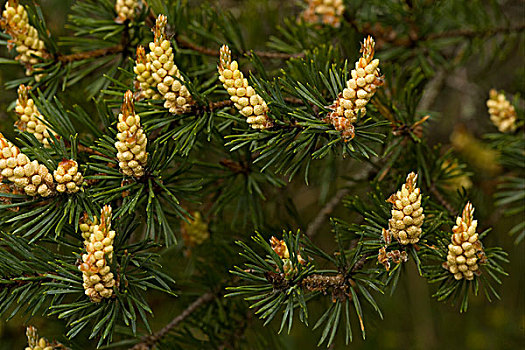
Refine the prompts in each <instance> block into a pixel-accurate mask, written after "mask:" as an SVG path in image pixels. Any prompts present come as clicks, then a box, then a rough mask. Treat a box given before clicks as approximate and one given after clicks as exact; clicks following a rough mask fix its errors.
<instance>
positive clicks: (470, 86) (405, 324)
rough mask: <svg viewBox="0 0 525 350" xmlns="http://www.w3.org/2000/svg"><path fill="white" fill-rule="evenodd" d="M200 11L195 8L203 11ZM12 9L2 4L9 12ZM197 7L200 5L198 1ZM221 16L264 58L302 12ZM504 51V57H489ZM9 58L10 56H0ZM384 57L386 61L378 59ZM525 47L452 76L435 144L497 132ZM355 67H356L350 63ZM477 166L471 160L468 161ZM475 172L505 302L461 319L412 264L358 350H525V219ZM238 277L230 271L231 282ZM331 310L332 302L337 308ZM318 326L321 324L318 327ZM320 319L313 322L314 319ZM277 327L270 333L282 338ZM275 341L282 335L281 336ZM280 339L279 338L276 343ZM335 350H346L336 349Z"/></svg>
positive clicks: (163, 318) (443, 89)
mask: <svg viewBox="0 0 525 350" xmlns="http://www.w3.org/2000/svg"><path fill="white" fill-rule="evenodd" d="M197 2H201V1H195V3H197ZM2 3H3V2H2ZM72 3H74V1H73V0H42V1H41V4H42V9H43V13H44V15H45V16H46V18H47V20H48V27H49V29H50V31H51V32H52V33H53V34H54V35H57V36H59V35H62V34H64V32H65V31H64V23H65V20H66V16H67V13H68V10H69V8H70V6H71V4H72ZM192 3H193V1H192ZM217 3H218V6H222V7H225V8H229V9H231V11H232V12H233V13H234V14H235V15H236V16H237V17H238V19H239V23H240V25H241V27H242V28H246V31H245V36H246V39H247V43H249V44H250V47H252V48H254V49H264V43H265V41H266V40H267V38H268V36H269V35H270V34H272V33H275V26H276V25H278V24H279V23H280V22H281V21H282V19H283V18H284V17H286V16H295V15H296V14H297V13H298V11H299V7H298V6H297V4H296V3H295V2H294V1H282V0H266V1H264V0H246V1H242V0H224V1H218V2H217ZM499 4H500V6H502V7H503V9H504V11H505V13H506V14H507V16H508V17H509V18H510V19H511V20H512V21H514V22H515V23H523V21H524V19H525V16H524V15H525V10H524V8H525V7H524V6H525V5H524V4H525V2H524V1H522V0H513V1H500V2H499ZM488 49H489V50H491V49H492V50H496V49H497V48H488ZM7 55H11V54H8V53H7V51H6V50H5V48H2V50H1V56H2V57H6V56H7ZM379 55H380V53H379ZM524 57H525V47H524V44H523V42H521V43H520V44H519V45H518V46H517V47H516V49H515V50H514V51H513V52H512V53H511V54H508V55H506V56H505V57H504V58H503V60H500V61H494V62H492V63H491V64H490V65H489V66H488V69H487V65H483V66H481V65H479V63H478V57H475V56H473V57H471V59H470V61H469V63H468V64H466V65H464V66H463V68H461V69H458V70H456V71H454V72H452V73H451V74H448V75H447V76H445V77H443V81H442V82H441V85H440V88H439V89H438V95H437V97H436V98H435V100H434V102H433V103H432V105H431V106H430V108H429V110H432V111H435V112H433V113H432V114H433V115H434V116H438V117H437V118H435V119H434V120H435V121H434V122H433V124H432V125H431V126H430V127H431V128H432V131H433V132H432V134H431V135H429V137H430V140H431V142H432V143H443V144H448V143H449V142H450V134H451V133H452V131H453V130H454V127H455V126H456V125H459V124H465V125H468V126H469V131H470V132H471V133H473V134H474V135H475V136H476V137H478V138H480V137H481V135H483V134H484V133H486V132H489V131H490V132H494V131H495V129H494V127H493V126H492V125H491V123H490V121H489V119H488V114H487V111H486V107H485V100H486V98H487V96H488V91H489V89H490V88H492V87H494V88H497V89H503V90H505V91H507V92H508V93H511V94H514V93H520V94H521V95H522V96H523V93H524V90H525V66H524V63H525V61H524ZM350 59H353V58H350ZM22 75H23V69H22V67H18V66H12V65H9V66H0V86H3V82H5V81H6V80H10V79H13V78H15V77H19V76H22ZM68 93H69V94H68V96H70V98H71V100H70V101H66V104H68V105H72V104H74V103H81V104H82V105H84V106H85V107H86V108H87V109H89V108H90V107H89V102H86V101H83V100H82V92H81V89H78V94H77V93H75V92H73V93H71V92H68ZM15 99H16V91H14V90H11V91H5V89H2V93H1V94H0V124H1V129H2V132H5V133H6V134H10V133H12V123H13V122H14V120H15V115H14V113H13V112H12V111H7V107H8V105H9V104H11V103H12V102H13V101H14V100H15ZM465 160H466V161H468V160H469V157H468V155H467V157H465ZM345 162H346V164H344V165H343V169H347V170H348V171H351V169H355V163H354V161H350V160H347V161H345ZM468 165H469V167H470V169H471V170H472V171H473V173H474V176H473V177H472V181H473V186H474V187H475V188H476V189H477V190H476V191H474V192H475V193H476V196H477V198H473V200H474V203H477V204H478V205H477V211H476V217H477V218H478V219H479V221H480V222H481V223H482V224H481V225H482V227H487V226H493V227H494V230H493V231H492V232H491V233H490V234H489V236H488V237H487V238H486V239H485V242H484V243H485V244H487V245H489V246H501V247H503V248H504V249H505V250H506V251H507V252H508V253H509V259H510V261H511V263H510V264H508V265H507V266H506V269H507V271H508V272H509V276H508V277H506V278H505V279H504V281H503V285H502V286H500V287H499V292H500V295H501V300H496V301H493V302H492V303H489V302H488V301H486V299H485V298H484V297H483V296H478V297H473V298H472V299H471V304H470V307H469V311H468V312H467V313H466V314H459V312H458V307H457V306H451V305H447V304H442V303H438V302H437V301H435V300H434V299H432V298H431V295H432V291H433V286H429V285H428V284H427V283H426V281H425V280H424V279H423V278H422V277H420V276H418V274H417V271H416V269H415V267H414V265H413V264H412V263H409V264H407V265H406V266H405V269H406V273H405V274H404V277H403V278H402V279H401V281H400V285H399V286H398V289H397V290H396V292H395V293H394V295H392V296H390V295H389V294H386V295H384V296H378V297H377V299H378V301H379V304H380V306H381V307H382V309H383V315H384V320H380V319H379V318H378V317H377V316H372V313H370V315H371V316H369V317H368V319H367V339H366V341H363V340H362V339H361V338H360V336H359V333H358V332H357V329H356V327H355V323H354V342H353V343H352V344H351V346H350V347H349V348H352V349H425V350H431V349H473V350H478V349H479V350H481V349H523V348H525V298H524V297H525V293H524V292H525V286H524V282H525V280H524V275H525V274H524V271H525V243H521V245H514V243H513V238H512V237H509V236H508V234H507V232H508V230H509V228H510V227H512V226H513V224H515V221H516V220H525V213H522V217H521V218H516V217H515V218H512V220H510V219H507V218H504V217H501V216H500V215H499V214H498V213H496V212H495V209H494V205H493V202H492V194H493V192H494V182H493V181H492V180H493V179H491V178H490V177H488V176H487V175H484V174H483V170H481V169H480V164H472V163H468ZM290 186H292V187H291V189H289V191H290V193H292V191H293V192H294V193H296V196H295V198H294V202H295V205H296V206H297V208H298V210H299V214H300V215H301V217H302V218H304V220H305V222H308V221H310V220H311V219H312V218H314V217H315V215H316V213H317V212H318V211H319V209H320V208H321V207H322V203H320V197H321V195H320V186H319V184H316V183H313V184H311V185H310V186H309V187H306V186H305V185H304V183H303V182H301V181H296V182H294V183H293V184H291V185H290ZM349 215H350V213H349V211H348V210H346V209H344V208H342V206H339V207H338V209H337V210H336V211H335V212H334V213H333V216H336V217H341V218H345V219H346V220H351V218H352V217H349ZM315 240H316V241H317V242H318V243H319V244H320V245H321V246H323V247H325V248H326V249H327V250H332V249H333V248H334V247H332V246H331V245H332V244H333V239H332V234H331V233H330V230H329V225H328V224H326V225H325V226H324V228H323V230H322V231H321V232H319V233H318V234H317V236H316V237H315ZM190 264H191V262H188V260H187V259H186V258H185V257H184V256H183V255H182V254H180V251H178V250H177V249H176V248H173V249H171V250H168V251H166V252H165V253H164V262H163V265H165V266H178V267H182V268H180V269H179V271H180V276H177V275H175V279H176V280H178V281H180V280H183V279H184V273H185V272H187V270H186V268H185V266H186V267H187V268H190V267H189V265H190ZM229 268H230V267H229V266H224V271H225V272H226V271H227V270H228V269H229ZM326 302H329V301H328V300H327V301H326ZM313 304H314V303H312V314H313V315H314V316H318V315H320V313H321V312H322V307H323V304H321V303H317V306H316V305H313ZM151 305H152V307H153V310H154V311H155V318H154V319H153V320H152V322H151V324H152V328H153V329H154V330H158V329H160V328H162V326H163V325H165V324H166V323H167V322H169V320H171V318H173V316H175V315H177V314H179V313H180V312H181V310H183V309H184V308H185V307H186V306H187V303H186V302H182V300H180V301H179V300H177V299H175V300H174V299H164V297H161V296H159V298H157V299H156V300H153V301H152V303H151ZM314 318H315V317H314ZM314 318H313V319H314ZM24 322H25V319H24V318H21V317H15V318H14V319H13V320H11V321H9V322H7V323H5V322H2V323H0V349H23V348H24V346H25V344H26V338H25V328H24V326H23V324H24ZM277 322H280V320H278V321H276V322H275V321H274V324H271V325H270V327H273V328H276V329H278V326H279V325H278V324H277ZM31 323H32V324H34V325H35V326H36V327H37V328H38V329H39V331H40V333H41V334H43V335H45V336H46V337H47V338H49V339H53V338H57V339H59V338H60V336H61V334H63V327H62V324H61V323H59V322H57V321H55V320H53V319H41V318H38V317H37V318H35V319H33V320H32V321H31ZM251 327H254V328H257V327H262V322H260V321H258V320H254V321H253V322H252V326H251ZM274 333H275V334H276V331H275V332H274ZM275 336H276V337H277V336H278V335H275ZM279 337H281V338H282V341H283V343H284V344H285V345H286V348H289V349H314V348H315V344H316V343H317V341H318V337H319V334H318V332H312V331H311V330H310V329H307V328H306V327H304V326H303V325H302V324H301V323H300V322H296V323H295V326H294V328H293V331H292V333H291V334H290V335H286V334H283V335H280V336H279ZM334 348H335V349H339V348H343V345H342V343H337V344H336V345H335V347H334Z"/></svg>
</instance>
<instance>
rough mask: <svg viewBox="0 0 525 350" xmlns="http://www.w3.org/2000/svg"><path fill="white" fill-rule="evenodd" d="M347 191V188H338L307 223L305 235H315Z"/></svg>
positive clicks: (348, 191)
mask: <svg viewBox="0 0 525 350" xmlns="http://www.w3.org/2000/svg"><path fill="white" fill-rule="evenodd" d="M348 193H350V190H349V189H348V188H346V187H345V188H340V189H339V190H338V191H337V192H336V193H335V195H334V196H333V197H332V199H330V200H329V201H328V203H326V205H325V206H324V207H323V209H321V210H320V211H319V213H318V214H317V216H316V217H315V219H313V220H312V222H310V223H309V224H308V227H307V229H306V235H307V236H308V237H310V238H312V237H313V236H315V235H316V234H317V232H318V231H319V229H320V228H321V226H322V225H323V223H324V222H325V220H326V218H327V217H328V215H330V214H331V213H332V212H333V211H334V209H335V207H336V206H337V205H338V204H339V202H340V201H341V200H342V199H343V198H344V196H346V195H347V194H348Z"/></svg>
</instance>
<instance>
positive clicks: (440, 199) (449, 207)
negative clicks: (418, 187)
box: [430, 184, 456, 215]
mask: <svg viewBox="0 0 525 350" xmlns="http://www.w3.org/2000/svg"><path fill="white" fill-rule="evenodd" d="M430 192H432V194H433V195H434V197H435V198H436V199H437V200H438V202H439V203H440V204H441V205H442V206H443V207H445V209H447V210H448V212H449V213H450V214H451V215H456V210H455V209H454V206H453V205H452V204H450V203H449V202H448V201H447V200H446V199H445V197H443V195H442V194H441V193H440V192H439V190H438V189H437V188H436V185H435V184H432V185H431V186H430Z"/></svg>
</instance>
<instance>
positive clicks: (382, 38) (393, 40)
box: [344, 13, 525, 48]
mask: <svg viewBox="0 0 525 350" xmlns="http://www.w3.org/2000/svg"><path fill="white" fill-rule="evenodd" d="M344 18H345V20H346V21H347V22H348V23H349V24H350V26H352V27H353V28H354V29H355V30H356V31H358V32H360V33H362V34H363V35H371V36H373V37H374V39H375V40H376V48H380V47H382V46H383V45H384V43H389V44H391V45H393V46H404V47H410V46H413V45H415V44H416V43H417V42H418V41H430V40H436V39H443V38H455V37H464V38H476V37H487V36H493V35H497V34H506V33H517V32H522V31H524V30H525V24H520V25H517V26H510V27H509V26H505V27H496V28H489V29H482V30H475V29H457V30H449V31H444V32H440V33H430V34H428V35H425V36H419V34H418V33H417V32H416V31H415V30H414V28H412V29H411V30H410V33H409V34H408V36H407V37H400V36H399V35H398V33H397V32H396V31H394V30H393V29H392V28H385V27H383V26H382V25H381V24H379V23H376V24H375V25H374V26H372V25H370V24H369V23H364V24H363V25H362V26H359V24H358V23H357V22H356V20H355V19H354V18H352V17H351V16H350V14H349V13H345V15H344Z"/></svg>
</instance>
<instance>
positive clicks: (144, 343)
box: [130, 292, 217, 350]
mask: <svg viewBox="0 0 525 350" xmlns="http://www.w3.org/2000/svg"><path fill="white" fill-rule="evenodd" d="M216 297H217V295H215V294H213V293H211V292H208V293H205V294H203V295H201V296H200V298H198V299H197V300H195V301H194V302H193V303H191V304H190V305H189V306H188V307H187V308H186V309H185V310H184V311H182V312H181V313H180V314H179V315H178V316H177V317H175V318H174V319H173V320H171V322H170V323H168V324H167V325H166V326H165V327H164V328H162V329H161V330H160V331H158V332H157V333H155V334H152V335H149V336H146V337H144V338H142V340H141V342H140V343H138V344H136V345H135V346H133V347H132V348H130V349H131V350H146V349H152V348H153V346H154V345H155V344H157V343H158V342H159V341H160V340H161V339H162V338H163V337H164V336H165V335H166V334H167V333H168V332H169V331H171V330H172V329H173V328H175V327H176V326H177V325H178V324H179V323H181V322H182V321H184V320H185V319H186V318H187V317H188V316H190V315H191V314H192V313H193V312H195V310H197V309H198V308H199V307H201V306H202V305H204V304H207V303H209V302H210V301H212V300H214V299H215V298H216Z"/></svg>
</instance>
